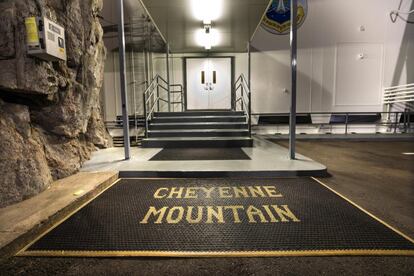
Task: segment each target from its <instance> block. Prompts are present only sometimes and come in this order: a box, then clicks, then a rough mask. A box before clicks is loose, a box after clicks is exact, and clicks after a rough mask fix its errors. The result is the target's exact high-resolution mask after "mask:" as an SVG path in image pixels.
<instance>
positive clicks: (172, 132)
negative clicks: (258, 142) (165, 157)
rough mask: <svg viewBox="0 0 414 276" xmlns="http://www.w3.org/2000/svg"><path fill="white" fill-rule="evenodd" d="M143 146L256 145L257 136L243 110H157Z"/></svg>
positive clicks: (149, 125) (150, 122)
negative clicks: (251, 133) (251, 135)
mask: <svg viewBox="0 0 414 276" xmlns="http://www.w3.org/2000/svg"><path fill="white" fill-rule="evenodd" d="M142 146H143V147H146V148H159V147H160V148H180V147H188V148H192V147H252V146H253V140H252V138H251V137H250V133H249V127H248V124H247V122H246V116H245V115H244V112H242V111H185V112H155V113H154V116H153V118H152V120H151V121H149V122H148V137H147V138H144V139H143V140H142Z"/></svg>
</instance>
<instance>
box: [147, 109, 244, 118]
mask: <svg viewBox="0 0 414 276" xmlns="http://www.w3.org/2000/svg"><path fill="white" fill-rule="evenodd" d="M243 115H244V111H226V110H223V111H184V112H154V116H155V117H188V116H243Z"/></svg>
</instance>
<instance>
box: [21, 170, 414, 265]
mask: <svg viewBox="0 0 414 276" xmlns="http://www.w3.org/2000/svg"><path fill="white" fill-rule="evenodd" d="M310 178H311V179H313V180H314V181H316V182H317V183H319V184H320V185H322V186H324V187H325V188H327V189H328V190H330V191H331V192H333V193H335V194H336V195H338V196H339V197H341V198H342V199H344V200H346V201H347V202H348V203H350V204H351V205H353V206H355V207H356V208H358V209H359V210H361V211H362V212H364V213H365V214H367V215H368V216H370V217H372V218H373V219H375V220H376V221H378V222H380V223H381V224H383V225H384V226H386V227H388V228H389V229H391V230H393V231H394V232H396V233H397V234H399V235H400V236H402V237H404V238H405V239H407V240H408V241H410V242H411V243H413V244H414V239H412V238H410V237H409V236H407V235H406V234H404V233H402V232H401V231H399V230H397V229H396V228H394V227H392V226H391V225H389V224H388V223H386V222H385V221H383V220H381V219H380V218H378V217H376V216H375V215H373V214H371V213H370V212H368V211H367V210H365V209H364V208H362V207H361V206H359V205H358V204H356V203H354V202H353V201H351V200H350V199H348V198H347V197H346V196H344V195H342V194H340V193H339V192H337V191H335V190H334V189H332V188H331V187H329V186H328V185H326V184H325V183H323V182H322V181H320V180H319V179H317V178H315V177H310ZM122 179H124V178H118V179H117V180H116V181H115V182H113V183H112V184H110V185H109V186H108V187H106V188H105V189H103V190H102V191H101V192H99V193H98V194H97V195H96V196H94V197H92V198H91V199H89V200H88V201H86V202H85V203H84V204H82V205H81V206H79V207H78V208H77V209H75V210H74V211H73V212H71V213H70V214H68V215H67V216H65V217H63V218H62V219H61V220H59V221H58V222H57V223H56V224H55V225H53V226H52V227H50V228H49V229H47V230H46V231H45V232H43V233H42V234H41V235H39V236H38V237H37V238H36V239H34V240H33V241H32V242H30V243H29V244H28V245H26V246H25V247H24V248H23V249H21V250H20V251H19V252H18V253H17V254H16V256H22V257H23V256H27V257H29V256H30V257H305V256H414V250H377V249H373V250H369V249H349V250H346V249H344V250H288V251H132V250H128V251H115V250H114V251H107V250H105V251H86V250H85V251H70V250H30V251H27V249H28V248H29V247H30V246H31V245H33V244H34V243H35V242H37V241H38V240H40V239H41V238H42V237H44V236H45V235H46V234H47V233H49V232H50V231H52V230H53V229H55V228H56V227H57V226H59V225H60V224H61V223H63V222H64V221H65V220H67V219H68V218H69V217H71V216H72V215H73V214H75V213H77V212H78V211H79V210H80V209H82V208H83V207H85V206H86V205H88V204H89V203H90V202H92V201H93V200H95V199H96V198H97V197H99V196H100V195H101V194H102V193H104V192H105V191H106V190H108V189H109V188H111V187H112V186H114V185H115V184H116V183H118V182H119V181H121V180H122ZM128 179H129V178H128ZM134 179H153V178H134ZM160 179H165V178H160ZM169 179H175V178H169Z"/></svg>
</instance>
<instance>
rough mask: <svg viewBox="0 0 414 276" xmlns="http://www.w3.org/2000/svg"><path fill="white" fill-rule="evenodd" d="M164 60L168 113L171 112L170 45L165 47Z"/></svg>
mask: <svg viewBox="0 0 414 276" xmlns="http://www.w3.org/2000/svg"><path fill="white" fill-rule="evenodd" d="M166 48H167V52H166V60H167V69H166V70H167V90H168V91H167V92H168V112H171V91H170V45H169V44H168V43H167V45H166Z"/></svg>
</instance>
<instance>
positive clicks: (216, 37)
mask: <svg viewBox="0 0 414 276" xmlns="http://www.w3.org/2000/svg"><path fill="white" fill-rule="evenodd" d="M196 41H197V44H198V45H200V46H201V47H204V48H205V49H206V50H210V49H211V47H214V46H216V45H217V44H218V43H219V41H220V34H219V32H218V31H217V30H215V29H213V28H212V27H211V25H204V26H203V29H200V30H198V31H197V33H196Z"/></svg>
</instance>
